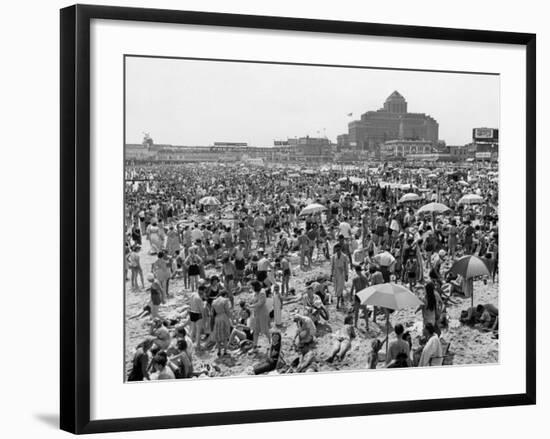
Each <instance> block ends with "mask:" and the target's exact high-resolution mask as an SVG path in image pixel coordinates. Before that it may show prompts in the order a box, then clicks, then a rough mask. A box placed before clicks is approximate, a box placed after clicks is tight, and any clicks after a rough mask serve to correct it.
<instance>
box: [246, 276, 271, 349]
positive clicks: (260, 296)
mask: <svg viewBox="0 0 550 439" xmlns="http://www.w3.org/2000/svg"><path fill="white" fill-rule="evenodd" d="M252 289H253V290H254V299H253V301H252V304H251V307H252V309H253V310H254V318H253V322H254V323H253V325H252V333H253V335H254V339H253V345H252V348H253V349H254V350H256V349H257V347H258V338H259V337H260V334H264V335H265V336H266V337H267V340H268V341H269V342H270V340H271V336H270V333H269V311H268V309H267V305H266V300H267V297H266V294H265V291H264V290H263V289H262V284H261V283H260V282H258V281H254V282H253V283H252Z"/></svg>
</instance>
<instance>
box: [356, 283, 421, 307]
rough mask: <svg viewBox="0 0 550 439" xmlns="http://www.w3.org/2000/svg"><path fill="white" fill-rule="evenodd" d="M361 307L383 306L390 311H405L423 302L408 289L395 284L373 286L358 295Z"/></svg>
mask: <svg viewBox="0 0 550 439" xmlns="http://www.w3.org/2000/svg"><path fill="white" fill-rule="evenodd" d="M357 297H359V300H360V301H361V305H372V306H381V307H383V308H389V309H395V310H399V309H404V308H411V307H413V306H418V305H420V304H421V303H422V302H421V300H420V299H419V298H418V297H416V296H415V295H414V293H412V292H411V291H410V290H409V289H408V288H405V287H404V286H403V285H399V284H394V283H385V284H378V285H371V286H370V287H367V288H365V289H363V290H361V291H359V292H358V293H357Z"/></svg>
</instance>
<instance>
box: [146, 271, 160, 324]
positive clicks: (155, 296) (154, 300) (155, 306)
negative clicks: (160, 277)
mask: <svg viewBox="0 0 550 439" xmlns="http://www.w3.org/2000/svg"><path fill="white" fill-rule="evenodd" d="M147 281H148V282H150V283H151V286H150V287H149V292H150V294H151V318H152V319H155V318H157V317H158V316H159V306H160V304H161V303H162V295H163V292H162V287H161V285H160V283H159V282H158V281H157V280H156V279H155V275H154V274H153V273H149V274H148V275H147Z"/></svg>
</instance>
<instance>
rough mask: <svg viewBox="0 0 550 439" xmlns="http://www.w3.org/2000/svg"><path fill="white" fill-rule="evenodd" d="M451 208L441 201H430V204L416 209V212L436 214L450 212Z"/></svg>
mask: <svg viewBox="0 0 550 439" xmlns="http://www.w3.org/2000/svg"><path fill="white" fill-rule="evenodd" d="M449 210H451V209H450V208H448V207H447V206H445V205H444V204H441V203H428V204H425V205H424V206H422V207H421V208H420V209H418V210H417V211H416V213H417V214H419V213H431V214H435V213H444V212H448V211H449Z"/></svg>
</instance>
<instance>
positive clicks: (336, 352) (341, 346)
mask: <svg viewBox="0 0 550 439" xmlns="http://www.w3.org/2000/svg"><path fill="white" fill-rule="evenodd" d="M354 338H355V328H354V326H353V316H351V315H348V316H346V318H345V319H344V326H343V327H342V328H341V329H340V330H339V331H338V332H337V333H336V334H335V335H334V341H333V342H332V352H331V354H330V355H329V357H328V358H327V363H332V362H333V361H334V360H335V359H336V360H338V361H342V360H343V359H344V357H345V356H346V354H347V353H348V351H349V350H350V349H351V340H353V339H354Z"/></svg>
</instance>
